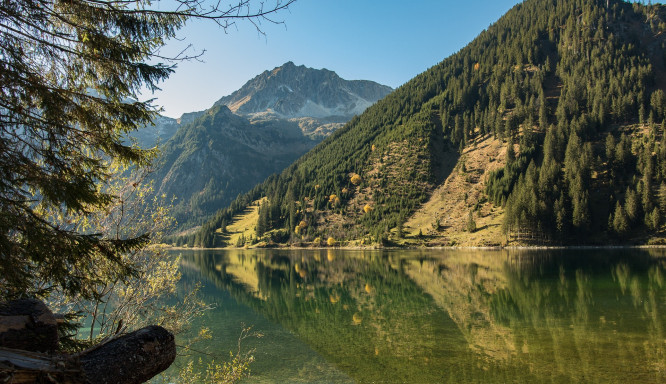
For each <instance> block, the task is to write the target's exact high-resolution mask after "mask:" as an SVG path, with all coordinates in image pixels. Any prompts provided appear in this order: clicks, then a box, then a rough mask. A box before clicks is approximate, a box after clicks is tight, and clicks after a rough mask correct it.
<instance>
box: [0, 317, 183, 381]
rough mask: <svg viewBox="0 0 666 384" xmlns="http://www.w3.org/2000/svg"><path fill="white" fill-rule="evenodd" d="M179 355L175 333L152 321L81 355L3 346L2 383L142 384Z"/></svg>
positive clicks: (0, 374)
mask: <svg viewBox="0 0 666 384" xmlns="http://www.w3.org/2000/svg"><path fill="white" fill-rule="evenodd" d="M175 357H176V344H175V341H174V337H173V335H172V334H171V333H170V332H169V331H167V330H166V329H164V328H162V327H160V326H155V325H151V326H148V327H145V328H142V329H139V330H138V331H134V332H132V333H129V334H127V335H124V336H121V337H118V338H116V339H113V340H111V341H109V342H106V343H104V344H101V345H99V346H96V347H94V348H92V349H90V350H87V351H83V352H81V353H80V354H77V355H67V354H47V353H37V352H29V351H23V350H17V349H10V348H0V383H14V384H23V383H64V384H70V383H71V384H80V383H90V384H92V383H101V384H106V383H114V384H139V383H143V382H146V381H147V380H149V379H150V378H152V377H153V376H155V375H157V374H158V373H160V372H162V371H164V370H165V369H167V368H168V367H169V366H170V365H171V363H172V362H173V360H174V359H175Z"/></svg>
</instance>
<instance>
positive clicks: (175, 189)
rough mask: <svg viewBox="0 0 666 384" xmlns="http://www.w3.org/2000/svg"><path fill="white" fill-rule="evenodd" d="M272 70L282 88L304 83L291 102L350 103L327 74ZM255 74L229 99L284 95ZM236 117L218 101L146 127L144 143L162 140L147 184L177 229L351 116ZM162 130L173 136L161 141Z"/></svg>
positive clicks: (257, 112) (340, 106)
mask: <svg viewBox="0 0 666 384" xmlns="http://www.w3.org/2000/svg"><path fill="white" fill-rule="evenodd" d="M276 70H277V72H283V74H282V75H281V76H282V77H281V79H280V81H281V82H283V83H284V82H287V83H289V77H297V78H300V79H302V80H303V81H305V80H307V82H308V86H307V87H300V88H298V97H296V98H292V101H293V100H297V101H302V100H309V99H316V100H318V101H319V102H321V103H323V104H325V105H327V106H328V107H330V109H331V110H349V109H350V107H349V106H350V105H351V104H349V102H350V100H351V99H350V98H346V99H345V98H341V96H340V95H347V88H349V86H348V83H347V81H346V80H343V79H341V78H339V77H338V76H337V75H336V74H335V73H334V72H332V71H328V70H325V71H324V70H316V69H312V68H306V67H305V66H299V67H296V66H295V65H294V64H293V63H287V64H285V65H283V66H281V67H278V68H276V69H274V70H273V71H276ZM266 72H268V71H266ZM266 72H264V74H265V73H266ZM261 76H262V75H259V76H257V77H255V78H254V79H253V80H250V81H248V82H247V83H246V85H244V86H243V87H241V89H239V90H238V91H236V92H234V93H232V95H235V96H236V97H238V98H240V99H244V100H246V101H252V100H253V99H254V98H255V97H263V98H264V100H266V99H271V100H273V102H274V104H280V100H282V96H283V95H282V94H281V93H280V92H279V89H278V93H275V92H274V91H275V88H276V87H272V88H271V87H270V86H272V85H271V84H268V85H269V87H268V88H262V87H260V86H258V85H257V80H256V79H258V78H261ZM323 79H335V86H334V87H333V88H330V87H329V88H327V89H328V92H329V93H328V94H327V93H326V92H325V90H322V87H320V86H319V85H320V84H319V83H321V82H322V81H324V80H323ZM292 82H293V81H292ZM248 84H251V86H250V85H248ZM363 84H366V83H365V82H364V83H363ZM367 84H374V85H372V86H371V88H373V89H375V91H377V93H376V96H382V95H384V94H385V93H387V92H389V91H390V90H391V88H390V87H386V86H381V85H379V84H376V83H373V82H367ZM278 88H279V87H278ZM340 89H342V90H340ZM252 92H254V93H252ZM331 94H332V95H333V96H331ZM257 95H259V96H257ZM328 96H331V97H330V98H327V97H328ZM229 97H231V96H228V97H226V98H222V99H220V100H222V101H223V100H227V99H228V98H229ZM229 100H230V99H229ZM255 101H256V100H255ZM375 101H376V100H370V101H367V102H368V103H369V102H375ZM351 103H352V104H353V100H352V101H351ZM284 104H285V105H287V104H289V103H287V102H285V103H284ZM253 105H259V102H254V104H253ZM336 106H337V107H336ZM262 108H263V107H262ZM351 109H352V110H353V108H351ZM236 112H238V109H236V111H233V110H232V109H230V108H229V107H228V106H227V105H226V104H225V103H222V102H217V103H215V104H214V106H213V107H211V108H209V109H207V110H205V111H200V112H191V113H185V114H183V115H182V116H181V117H180V118H179V119H170V118H160V120H159V121H158V125H156V127H153V128H152V129H153V131H154V132H156V133H154V134H153V136H149V137H148V138H145V137H144V139H143V141H144V142H146V141H149V140H156V139H160V140H162V141H163V144H162V146H161V151H162V154H161V156H160V158H159V159H158V162H157V166H156V170H155V172H154V173H153V174H152V175H150V177H149V180H150V181H152V182H153V183H154V190H155V192H154V193H155V195H156V196H162V195H164V196H167V197H168V198H170V197H172V196H173V197H175V198H176V200H175V202H174V207H173V214H174V216H175V218H176V220H177V221H178V222H179V228H184V227H188V226H196V225H198V224H200V223H201V222H203V221H204V220H205V219H206V218H208V217H209V216H210V215H211V214H212V213H214V212H215V211H216V210H217V209H219V208H222V207H223V206H224V205H226V204H228V203H230V202H231V201H232V200H233V199H234V198H236V197H237V196H238V195H239V194H242V193H245V192H247V191H248V190H249V189H251V188H252V187H253V186H254V185H256V184H257V183H259V182H261V181H263V180H264V179H265V178H266V177H268V176H269V175H271V174H273V173H275V172H279V171H281V170H282V169H284V168H285V167H286V166H288V165H289V164H291V163H292V162H293V161H294V160H296V159H297V158H298V157H300V156H301V155H302V154H304V153H305V152H307V151H308V150H309V149H311V148H312V147H313V146H314V145H315V144H317V143H318V142H319V141H321V140H322V139H323V138H325V137H327V136H328V135H330V134H331V133H332V132H334V131H335V130H336V129H338V128H339V127H341V126H342V125H343V123H344V122H346V121H347V120H348V119H349V118H350V117H349V116H342V115H330V116H329V115H326V114H319V115H318V116H317V117H313V116H306V115H304V116H295V115H294V116H291V117H287V116H285V115H281V114H276V113H273V112H272V111H270V110H266V109H263V110H262V109H259V107H257V108H255V109H253V110H252V113H249V114H242V113H236ZM174 128H175V130H174ZM149 132H151V131H149ZM167 133H171V134H172V136H171V137H169V138H167V140H165V136H166V134H167Z"/></svg>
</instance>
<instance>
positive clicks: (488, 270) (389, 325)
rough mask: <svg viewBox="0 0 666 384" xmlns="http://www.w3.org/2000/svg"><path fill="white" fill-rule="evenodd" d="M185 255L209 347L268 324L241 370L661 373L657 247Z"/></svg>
mask: <svg viewBox="0 0 666 384" xmlns="http://www.w3.org/2000/svg"><path fill="white" fill-rule="evenodd" d="M183 256H184V257H183V265H182V272H183V282H182V288H183V289H188V287H190V286H192V285H193V284H195V283H196V282H198V281H201V282H203V284H204V289H203V291H202V294H203V297H204V298H205V300H206V301H207V302H209V303H215V304H216V305H217V307H216V309H215V310H213V311H210V312H209V313H208V315H207V316H206V317H205V318H204V319H202V321H203V322H204V324H205V325H207V326H208V327H210V328H211V330H212V331H213V335H214V336H215V338H214V339H213V340H212V341H211V342H210V343H209V344H208V345H207V346H206V347H207V348H208V349H209V350H214V351H217V352H219V353H221V354H222V355H224V354H226V353H228V351H229V350H233V349H235V347H236V344H235V343H236V339H237V337H238V333H239V330H240V324H241V323H245V324H247V325H253V326H254V328H255V329H256V330H259V331H261V332H262V333H263V334H264V337H263V338H260V339H251V340H247V341H246V343H245V347H247V348H255V349H256V352H255V357H256V361H255V363H253V365H252V376H251V378H250V379H248V380H246V382H251V383H255V382H256V383H441V382H452V383H480V382H481V383H542V382H543V383H663V382H666V320H665V315H664V313H665V312H666V251H665V250H661V249H657V250H653V249H651V250H635V249H630V250H627V249H623V250H608V249H606V250H556V251H553V250H539V251H507V250H502V251H470V250H465V251H448V250H447V251H433V250H424V251H338V250H321V251H320V250H315V251H301V250H297V251H293V250H292V251H284V250H259V251H254V250H253V251H248V250H234V251H187V252H183ZM204 357H205V355H204Z"/></svg>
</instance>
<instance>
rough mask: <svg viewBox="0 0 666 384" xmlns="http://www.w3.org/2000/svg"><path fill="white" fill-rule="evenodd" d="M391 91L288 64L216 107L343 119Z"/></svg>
mask: <svg viewBox="0 0 666 384" xmlns="http://www.w3.org/2000/svg"><path fill="white" fill-rule="evenodd" d="M391 91H392V89H391V88H390V87H388V86H385V85H381V84H378V83H375V82H372V81H360V80H351V81H350V80H344V79H342V78H340V77H339V76H338V75H337V74H336V73H335V72H333V71H329V70H327V69H313V68H308V67H306V66H304V65H299V66H297V65H295V64H294V63H293V62H291V61H289V62H287V63H285V64H283V65H282V66H280V67H276V68H274V69H273V70H270V71H264V72H263V73H262V74H260V75H258V76H256V77H255V78H253V79H252V80H250V81H248V82H247V83H246V84H245V85H243V87H241V88H240V89H239V90H237V91H236V92H234V93H232V94H231V95H229V96H225V97H223V98H222V99H220V100H218V101H217V102H216V103H215V104H216V105H226V106H228V107H229V109H230V110H231V111H233V112H234V113H237V114H240V115H252V114H257V113H271V114H275V115H277V116H278V117H283V118H299V117H314V118H328V117H345V118H347V119H348V118H351V117H352V116H354V115H356V114H359V113H361V112H363V111H364V110H365V109H366V108H367V107H368V106H370V105H372V104H373V103H375V102H376V101H377V100H379V99H381V98H383V97H384V96H386V95H387V94H388V93H390V92H391Z"/></svg>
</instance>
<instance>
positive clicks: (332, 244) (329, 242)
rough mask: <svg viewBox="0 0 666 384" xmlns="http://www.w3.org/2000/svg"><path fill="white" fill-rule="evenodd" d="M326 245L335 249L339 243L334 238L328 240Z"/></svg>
mask: <svg viewBox="0 0 666 384" xmlns="http://www.w3.org/2000/svg"><path fill="white" fill-rule="evenodd" d="M326 244H328V246H329V247H334V246H335V244H337V241H335V239H334V238H332V237H329V238H328V240H326Z"/></svg>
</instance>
